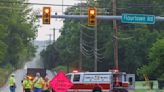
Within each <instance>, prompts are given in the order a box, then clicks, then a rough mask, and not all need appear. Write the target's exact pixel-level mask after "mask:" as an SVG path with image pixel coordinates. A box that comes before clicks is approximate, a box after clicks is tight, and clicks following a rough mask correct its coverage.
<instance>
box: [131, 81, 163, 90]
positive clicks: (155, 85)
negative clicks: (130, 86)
mask: <svg viewBox="0 0 164 92" xmlns="http://www.w3.org/2000/svg"><path fill="white" fill-rule="evenodd" d="M152 82H153V90H150V88H149V86H148V85H147V84H146V82H145V81H136V83H135V90H130V91H129V92H164V89H163V90H159V89H158V82H157V81H152Z"/></svg>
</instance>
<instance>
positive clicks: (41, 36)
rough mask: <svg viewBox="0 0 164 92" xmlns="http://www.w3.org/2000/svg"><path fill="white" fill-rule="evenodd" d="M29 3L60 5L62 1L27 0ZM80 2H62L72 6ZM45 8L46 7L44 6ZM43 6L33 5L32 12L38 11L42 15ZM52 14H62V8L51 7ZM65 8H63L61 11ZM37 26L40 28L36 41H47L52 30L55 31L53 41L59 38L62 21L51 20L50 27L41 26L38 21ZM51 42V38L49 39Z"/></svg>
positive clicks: (71, 0) (68, 0)
mask: <svg viewBox="0 0 164 92" xmlns="http://www.w3.org/2000/svg"><path fill="white" fill-rule="evenodd" d="M29 2H30V3H43V4H59V5H62V0H29ZM78 2H80V1H77V0H63V4H64V5H73V4H75V3H78ZM46 6H47V5H46ZM42 8H43V5H33V10H39V11H40V13H42ZM51 8H52V13H51V14H54V13H55V12H57V13H58V15H61V14H62V6H51ZM64 8H66V7H63V9H64ZM39 24H40V25H41V27H40V28H39V29H38V36H37V39H36V40H49V39H50V37H49V36H48V35H50V34H53V30H52V29H53V28H55V29H57V30H56V32H55V34H56V35H55V39H57V38H58V37H59V36H60V33H59V30H58V29H60V28H61V27H62V26H63V22H62V19H52V21H51V25H42V21H41V20H40V22H39ZM51 40H53V38H51Z"/></svg>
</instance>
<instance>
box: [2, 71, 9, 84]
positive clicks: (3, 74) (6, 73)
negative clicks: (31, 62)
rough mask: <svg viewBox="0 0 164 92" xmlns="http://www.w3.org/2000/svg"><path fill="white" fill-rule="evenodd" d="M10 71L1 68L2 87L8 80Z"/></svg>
mask: <svg viewBox="0 0 164 92" xmlns="http://www.w3.org/2000/svg"><path fill="white" fill-rule="evenodd" d="M8 74H9V71H8V70H7V69H4V68H3V69H2V68H0V87H1V86H3V84H4V83H5V81H6V77H7V76H8Z"/></svg>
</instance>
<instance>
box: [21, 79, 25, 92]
mask: <svg viewBox="0 0 164 92" xmlns="http://www.w3.org/2000/svg"><path fill="white" fill-rule="evenodd" d="M24 80H26V76H25V77H23V80H21V84H22V87H23V81H24ZM23 92H25V90H24V87H23Z"/></svg>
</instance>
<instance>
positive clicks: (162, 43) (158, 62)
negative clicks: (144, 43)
mask: <svg viewBox="0 0 164 92" xmlns="http://www.w3.org/2000/svg"><path fill="white" fill-rule="evenodd" d="M149 59H150V61H149V63H148V64H147V65H144V66H142V67H141V68H140V69H139V70H138V74H139V75H141V74H147V75H149V76H151V75H153V76H156V77H157V78H160V79H164V70H163V66H164V63H163V60H164V39H159V40H158V41H157V42H155V43H154V44H153V46H152V48H151V49H150V51H149Z"/></svg>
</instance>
